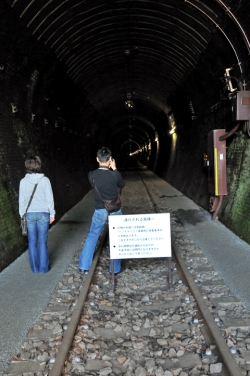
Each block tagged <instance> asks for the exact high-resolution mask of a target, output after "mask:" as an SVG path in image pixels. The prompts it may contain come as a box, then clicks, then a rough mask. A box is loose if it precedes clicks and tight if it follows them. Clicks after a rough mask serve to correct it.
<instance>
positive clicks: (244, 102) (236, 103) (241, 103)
mask: <svg viewBox="0 0 250 376" xmlns="http://www.w3.org/2000/svg"><path fill="white" fill-rule="evenodd" d="M241 120H243V121H248V120H250V91H239V92H237V93H236V94H235V95H234V96H233V98H232V121H241Z"/></svg>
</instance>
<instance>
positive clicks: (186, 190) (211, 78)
mask: <svg viewBox="0 0 250 376" xmlns="http://www.w3.org/2000/svg"><path fill="white" fill-rule="evenodd" d="M218 38H219V36H218V37H217V42H218ZM223 43H224V41H221V46H222V47H221V50H223V55H222V54H221V53H220V51H219V50H216V46H215V45H214V44H213V43H210V45H209V46H208V48H207V50H206V51H205V52H204V54H203V56H201V59H200V62H199V64H198V66H197V69H196V70H195V71H194V72H193V74H191V76H190V77H189V78H188V79H187V80H186V82H185V83H184V84H183V85H182V87H181V88H179V90H178V91H177V92H176V93H175V94H174V95H173V96H172V98H170V104H171V107H172V113H171V116H172V118H169V119H168V120H167V121H168V122H171V121H174V122H175V125H176V134H175V135H173V136H170V135H169V132H167V131H166V130H165V132H164V131H163V130H162V129H161V128H160V124H161V123H163V121H162V120H160V119H159V124H158V128H159V129H158V133H159V134H160V136H161V139H162V140H164V141H163V142H162V144H163V145H164V147H163V148H161V155H160V157H159V159H160V164H159V165H158V167H157V171H156V172H157V173H158V174H159V175H160V176H161V177H162V178H164V179H165V180H166V181H168V182H169V183H170V184H172V185H173V186H174V187H176V188H177V189H178V190H180V191H181V192H182V193H183V194H184V195H186V196H187V197H189V198H191V199H192V200H193V201H194V202H196V203H197V204H199V205H200V206H202V207H203V208H204V209H206V210H208V211H209V198H210V195H209V193H208V171H207V168H204V167H203V162H204V160H203V154H204V153H205V152H207V135H208V133H209V131H211V130H213V129H225V130H226V132H229V131H230V130H232V129H233V127H235V125H236V124H237V123H233V122H232V110H231V108H232V101H231V99H230V98H229V96H228V92H227V91H226V90H224V88H223V84H222V82H221V81H222V79H223V75H224V72H225V68H227V67H231V66H234V70H233V72H232V75H233V76H236V77H238V78H241V77H240V73H239V69H238V68H237V65H236V64H234V65H233V64H232V62H233V61H234V60H235V58H234V57H233V56H231V55H230V51H229V49H227V46H226V45H225V43H224V44H223ZM238 45H240V42H238ZM217 46H218V43H217ZM217 49H218V47H217ZM242 50H244V51H246V49H245V48H244V46H243V48H242ZM209 55H210V56H214V59H213V60H212V59H211V58H210V57H209ZM220 56H221V59H222V58H223V61H222V60H221V59H220V58H219V57H220ZM243 56H244V54H242V55H241V57H243ZM215 57H216V58H215ZM211 61H214V66H209V63H210V64H211ZM242 61H243V64H242V65H243V67H244V72H245V75H244V77H243V78H244V79H245V82H246V83H247V84H248V87H247V89H246V90H249V89H250V88H249V82H250V79H249V58H248V57H247V56H246V60H242ZM208 73H209V74H208ZM246 73H247V74H246ZM233 85H234V87H237V84H236V81H235V80H234V81H233ZM238 90H239V89H238ZM190 101H191V102H192V105H193V109H194V113H193V114H192V113H191V111H190ZM192 116H193V118H192ZM164 122H165V123H166V119H165V121H164ZM244 124H245V122H241V124H240V128H239V129H238V131H237V132H236V133H235V134H234V135H232V136H231V137H230V138H228V139H227V140H226V146H227V149H226V150H227V152H226V153H227V188H228V195H227V196H224V199H223V204H222V207H221V210H220V211H219V215H218V218H219V220H220V221H221V222H222V223H224V224H225V225H226V226H227V227H228V228H229V229H231V230H232V231H233V232H234V233H236V234H237V235H238V236H239V237H240V238H242V239H243V240H245V241H246V242H248V243H249V244H250V231H249V223H250V219H249V211H250V194H249V181H250V169H249V164H250V137H249V135H248V134H247V132H246V131H245V129H244ZM169 129H170V128H169ZM166 161H167V163H166ZM211 217H212V215H211Z"/></svg>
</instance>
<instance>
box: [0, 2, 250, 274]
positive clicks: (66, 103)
mask: <svg viewBox="0 0 250 376" xmlns="http://www.w3.org/2000/svg"><path fill="white" fill-rule="evenodd" d="M249 16H250V3H249V1H248V0H241V1H237V2H236V1H233V0H223V1H222V0H154V1H152V0H144V1H142V0H112V1H111V0H91V1H89V0H5V1H4V0H0V20H1V30H0V46H1V54H0V84H1V91H0V135H1V137H0V144H1V148H0V169H1V179H0V201H1V215H0V218H1V234H0V240H1V241H0V255H1V256H0V270H3V269H4V268H6V267H7V266H8V265H10V263H11V262H13V261H14V260H15V259H17V257H19V256H20V255H21V254H22V253H23V252H24V251H25V250H26V249H27V243H26V242H27V239H26V238H23V237H22V235H21V230H20V218H19V214H18V190H19V182H20V179H22V177H23V176H24V174H25V169H24V161H25V158H26V157H27V156H29V155H39V156H40V157H41V159H42V162H43V165H42V166H43V172H44V173H45V175H46V176H48V177H49V179H50V181H51V184H52V187H53V192H54V197H55V208H56V221H58V220H59V219H60V218H61V217H62V216H63V215H64V214H65V213H66V212H67V211H68V210H69V209H70V208H72V207H73V206H74V205H76V204H77V203H78V202H79V201H80V200H81V199H82V197H83V196H84V195H85V194H86V193H87V192H88V191H89V190H90V186H89V183H88V180H87V174H88V171H90V170H91V169H94V168H96V159H95V157H96V150H97V149H98V148H99V147H101V146H103V145H105V146H107V147H109V148H110V149H111V150H112V156H113V158H115V160H116V161H117V165H118V168H120V169H126V168H136V165H137V164H138V163H140V164H141V165H143V166H146V167H147V168H148V169H150V170H152V171H153V172H154V173H155V174H157V175H158V176H159V177H160V178H162V179H164V180H165V181H167V182H168V183H169V184H171V185H172V186H174V187H175V188H176V189H178V190H179V191H180V192H182V193H183V195H186V196H187V197H189V198H190V199H192V200H193V201H194V202H195V203H197V204H198V205H200V206H201V207H203V208H205V209H206V210H208V211H209V210H210V209H211V208H210V203H211V194H210V192H209V189H208V171H207V165H206V163H204V161H205V160H206V157H205V156H206V155H207V143H208V134H209V132H211V131H214V130H220V129H222V130H224V133H225V135H226V137H225V144H226V161H227V164H226V177H227V194H225V195H224V197H223V201H222V202H221V205H220V208H219V210H218V212H216V218H213V219H215V220H217V219H219V220H220V221H221V222H222V223H223V224H225V226H227V227H228V228H229V229H231V230H232V231H233V232H234V233H235V234H237V235H238V236H239V237H241V238H242V239H243V240H245V241H246V242H248V243H249V242H250V232H249V209H250V195H249V189H248V185H249V178H250V176H249V175H250V172H249V162H250V147H249V136H250V125H249V116H250V115H249V114H250V101H249V96H248V94H249V90H250V81H249V80H250V77H249V76H250V74H249V73H250V65H249V52H250V41H249V40H250V35H249V33H250V26H249ZM240 92H245V94H244V96H243V98H245V101H243V102H244V103H243V106H244V111H245V113H246V115H245V116H243V117H241V116H238V115H237V116H235V114H234V111H235V108H234V105H233V103H234V101H235V98H236V100H237V98H238V94H239V93H240ZM211 217H212V213H211Z"/></svg>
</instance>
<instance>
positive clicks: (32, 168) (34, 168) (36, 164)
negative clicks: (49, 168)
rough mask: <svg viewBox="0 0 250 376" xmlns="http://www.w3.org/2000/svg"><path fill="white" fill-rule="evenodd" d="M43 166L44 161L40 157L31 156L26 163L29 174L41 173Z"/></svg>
mask: <svg viewBox="0 0 250 376" xmlns="http://www.w3.org/2000/svg"><path fill="white" fill-rule="evenodd" d="M41 166H42V161H41V159H40V157H38V156H35V157H34V156H33V155H32V156H30V157H28V158H27V159H26V161H25V168H26V171H27V172H28V173H29V174H35V173H36V172H40V170H41Z"/></svg>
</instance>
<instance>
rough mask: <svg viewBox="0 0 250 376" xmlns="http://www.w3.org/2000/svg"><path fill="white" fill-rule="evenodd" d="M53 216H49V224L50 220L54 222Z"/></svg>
mask: <svg viewBox="0 0 250 376" xmlns="http://www.w3.org/2000/svg"><path fill="white" fill-rule="evenodd" d="M54 220H55V217H49V224H50V225H51V223H52V222H54Z"/></svg>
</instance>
